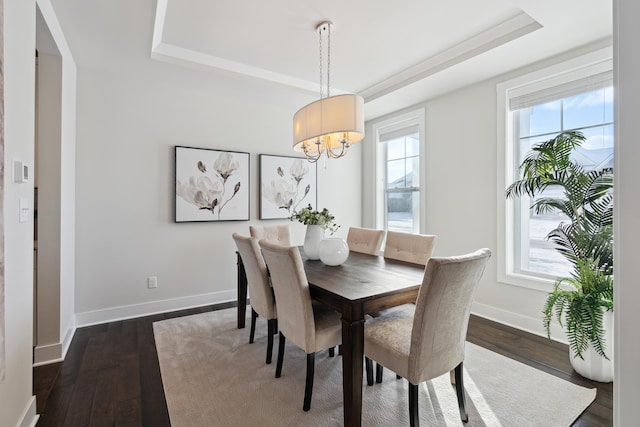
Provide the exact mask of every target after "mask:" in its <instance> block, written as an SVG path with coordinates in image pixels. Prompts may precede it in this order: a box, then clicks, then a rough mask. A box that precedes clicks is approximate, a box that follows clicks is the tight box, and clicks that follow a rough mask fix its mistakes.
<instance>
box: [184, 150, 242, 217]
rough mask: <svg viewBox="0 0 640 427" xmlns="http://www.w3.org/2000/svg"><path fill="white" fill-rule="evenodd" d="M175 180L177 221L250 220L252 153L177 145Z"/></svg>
mask: <svg viewBox="0 0 640 427" xmlns="http://www.w3.org/2000/svg"><path fill="white" fill-rule="evenodd" d="M175 184H176V185H175V189H176V197H175V222H198V221H248V220H249V153H244V152H237V151H222V150H212V149H208V148H193V147H183V146H176V147H175Z"/></svg>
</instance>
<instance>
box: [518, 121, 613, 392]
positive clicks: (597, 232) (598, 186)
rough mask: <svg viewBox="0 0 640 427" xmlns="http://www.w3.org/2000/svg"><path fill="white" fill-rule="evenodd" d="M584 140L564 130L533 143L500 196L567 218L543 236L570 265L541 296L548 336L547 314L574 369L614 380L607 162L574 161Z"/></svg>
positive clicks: (610, 185) (610, 194)
mask: <svg viewBox="0 0 640 427" xmlns="http://www.w3.org/2000/svg"><path fill="white" fill-rule="evenodd" d="M584 141H585V137H584V135H583V134H582V133H580V132H577V131H567V132H562V133H560V134H558V135H557V136H556V137H555V138H552V139H550V140H548V141H545V142H542V143H540V144H537V145H535V146H534V147H533V148H532V150H531V152H529V153H528V154H527V156H526V157H525V158H524V160H523V161H522V163H521V165H520V171H521V172H522V177H521V178H520V179H519V180H517V181H516V182H514V183H513V184H511V185H510V186H509V187H508V188H507V191H506V196H507V198H515V197H519V196H522V195H528V196H530V197H532V198H533V200H534V201H533V203H532V204H531V209H533V210H534V211H535V212H536V213H538V214H540V213H547V212H561V213H562V214H564V215H565V216H566V218H568V219H567V220H565V221H562V222H560V224H559V225H558V226H557V227H556V228H555V229H553V230H552V231H551V232H549V234H548V235H547V239H549V240H551V241H552V242H553V243H555V246H556V249H557V250H558V251H559V252H560V253H561V254H562V255H564V257H565V258H566V259H567V260H568V261H569V262H570V263H571V265H572V272H571V276H570V277H563V278H559V279H558V280H556V282H555V284H554V287H553V290H552V291H551V292H550V293H549V295H548V296H547V300H546V303H545V305H544V309H543V324H544V328H545V331H546V332H547V336H548V337H549V338H551V331H550V325H551V321H552V319H553V318H555V319H556V320H557V321H558V322H559V324H560V325H561V326H562V327H563V328H564V330H565V333H566V335H567V339H568V341H569V347H570V352H571V361H572V365H573V367H574V369H575V370H576V372H578V373H579V374H581V375H583V376H585V377H588V378H591V379H594V380H597V381H605V382H609V381H611V380H612V379H613V364H612V360H613V358H612V350H613V345H612V339H611V338H610V337H612V334H611V330H612V326H613V324H612V321H611V319H612V316H613V169H611V168H602V169H599V170H586V169H585V168H584V167H583V166H582V165H580V164H578V163H577V162H575V161H574V160H573V159H572V157H571V154H572V153H573V152H574V150H575V149H576V148H577V147H580V146H581V145H582V144H583V143H584ZM549 188H557V189H560V190H561V191H560V193H559V194H560V195H559V196H555V197H554V196H550V195H549V193H547V194H545V193H544V191H545V190H546V189H549ZM591 362H593V363H595V364H596V365H595V367H594V369H595V370H594V369H592V366H591V365H592V363H591ZM603 363H605V365H607V366H606V367H605V368H604V369H603V368H602V366H603Z"/></svg>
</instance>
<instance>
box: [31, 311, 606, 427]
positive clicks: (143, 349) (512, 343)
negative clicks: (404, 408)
mask: <svg viewBox="0 0 640 427" xmlns="http://www.w3.org/2000/svg"><path fill="white" fill-rule="evenodd" d="M233 306H235V304H234V303H228V304H221V305H216V306H207V307H200V308H195V309H190V310H182V311H177V312H171V313H164V314H158V315H154V316H147V317H142V318H137V319H131V320H123V321H118V322H112V323H108V324H103V325H97V326H89V327H85V328H80V329H78V330H77V331H76V334H75V336H74V338H73V341H72V342H71V346H70V347H69V351H68V353H67V357H66V359H65V360H64V362H61V363H55V364H51V365H46V366H40V367H36V368H34V371H33V389H34V394H35V395H36V402H37V411H38V413H39V414H40V419H39V421H38V424H37V426H38V427H49V426H69V427H76V426H152V427H163V426H170V422H169V413H168V411H167V404H166V401H165V397H164V390H163V388H162V378H161V376H160V366H159V364H158V355H157V353H156V347H155V340H154V337H153V328H152V324H153V322H155V321H158V320H163V319H169V318H173V317H180V316H188V315H191V314H197V313H202V312H205V311H211V310H218V309H223V308H229V307H233ZM248 334H249V332H248V330H247V337H248ZM467 339H468V340H469V341H470V342H472V343H474V344H477V345H480V346H482V347H485V348H488V349H489V350H492V351H495V352H497V353H500V354H502V355H504V356H507V357H509V358H512V359H514V360H517V361H519V362H522V363H524V364H526V365H529V366H532V367H534V368H536V369H540V370H542V371H544V372H547V373H549V374H551V375H555V376H557V377H560V378H562V379H565V380H567V381H570V382H572V383H575V384H578V385H581V386H585V387H596V388H597V389H598V393H597V396H596V400H595V401H594V402H593V403H592V404H591V406H589V408H587V410H586V411H585V412H584V413H583V414H582V415H581V416H580V418H579V419H578V420H577V421H576V422H575V423H574V426H575V427H587V426H589V427H605V426H612V425H613V410H612V408H613V385H612V384H602V383H597V382H592V381H589V380H587V379H585V378H583V377H581V376H579V375H578V374H576V373H575V372H574V371H573V369H572V368H571V365H570V363H569V359H568V349H567V346H566V345H563V344H560V343H555V342H549V341H548V340H547V339H545V338H543V337H539V336H536V335H532V334H529V333H526V332H523V331H520V330H518V329H514V328H510V327H508V326H505V325H502V324H500V323H496V322H492V321H490V320H487V319H483V318H481V317H477V316H471V319H470V321H469V330H468V334H467Z"/></svg>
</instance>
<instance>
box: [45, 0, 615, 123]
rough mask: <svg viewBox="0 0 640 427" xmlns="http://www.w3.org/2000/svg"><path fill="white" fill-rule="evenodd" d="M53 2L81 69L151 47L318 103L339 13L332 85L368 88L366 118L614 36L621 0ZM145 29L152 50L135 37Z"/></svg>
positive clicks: (163, 55) (157, 55) (158, 55)
mask: <svg viewBox="0 0 640 427" xmlns="http://www.w3.org/2000/svg"><path fill="white" fill-rule="evenodd" d="M52 4H53V5H54V8H55V10H56V13H57V14H58V17H59V20H60V21H61V24H62V28H63V30H64V31H65V36H66V37H67V39H68V40H67V41H68V43H69V45H70V47H71V49H72V53H73V55H74V58H75V60H76V63H77V64H78V66H79V67H90V68H101V67H107V68H108V67H113V66H114V64H118V65H119V66H123V64H124V61H126V59H127V58H131V57H133V56H134V55H140V54H142V55H143V57H144V58H145V59H148V58H149V57H151V58H153V59H154V60H160V61H166V62H170V63H173V64H177V65H180V66H186V67H191V68H197V69H200V70H206V71H208V72H210V73H211V75H213V76H217V77H219V78H221V79H224V78H230V77H236V78H237V77H241V78H243V79H248V80H251V81H252V83H254V84H262V83H264V84H269V85H274V84H275V85H277V86H278V87H279V88H280V89H279V90H281V91H282V92H283V93H284V92H287V91H293V92H296V93H303V94H305V96H307V97H308V98H309V101H312V100H314V99H316V98H317V97H318V91H319V75H318V73H319V60H318V56H319V45H318V34H317V32H316V26H317V25H318V24H319V23H320V22H322V21H325V20H330V21H332V22H333V23H334V26H333V28H332V31H331V84H332V94H337V93H340V92H352V93H358V94H360V95H362V96H363V97H364V98H365V102H366V104H365V114H366V118H367V119H371V118H374V117H378V116H380V115H383V114H386V113H388V112H391V111H395V110H398V109H400V108H403V107H406V106H409V105H412V104H415V103H417V102H420V101H422V100H424V99H427V98H432V97H435V96H438V95H439V94H442V93H445V92H448V91H451V90H454V89H456V88H459V87H462V86H466V85H468V84H471V83H474V82H477V81H481V80H484V79H486V78H489V77H492V76H495V75H498V74H502V73H504V72H507V71H509V70H512V69H515V68H518V67H521V66H524V65H526V64H529V63H532V62H535V61H538V60H540V59H543V58H546V57H549V56H553V55H556V54H559V53H562V52H565V51H568V50H571V49H575V48H577V47H579V46H583V45H586V44H589V43H592V42H596V41H600V40H603V39H609V38H610V37H611V34H612V4H611V0H446V1H444V0H439V1H436V0H402V1H399V2H391V1H388V0H368V1H366V2H365V1H357V0H351V1H344V0H322V1H310V0H305V1H300V0H271V1H257V0H233V1H230V0H226V1H223V0H217V1H213V0H157V1H156V2H154V1H153V0H146V1H142V0H140V1H135V2H131V1H129V0H111V1H109V0H100V1H95V2H83V1H81V0H52ZM141 38H142V39H144V48H143V49H144V50H146V53H145V52H141V51H140V49H138V50H132V49H130V48H129V47H128V44H131V42H132V41H133V40H141ZM139 45H140V46H142V42H140V43H139ZM325 54H326V51H325Z"/></svg>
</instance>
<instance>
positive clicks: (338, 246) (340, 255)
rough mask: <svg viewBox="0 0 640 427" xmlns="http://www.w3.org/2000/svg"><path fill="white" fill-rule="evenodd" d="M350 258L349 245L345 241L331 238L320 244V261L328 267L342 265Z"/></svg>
mask: <svg viewBox="0 0 640 427" xmlns="http://www.w3.org/2000/svg"><path fill="white" fill-rule="evenodd" d="M347 258H349V245H348V244H347V242H346V241H345V240H344V239H340V238H337V237H331V238H328V239H323V240H322V241H321V242H320V261H322V262H323V263H324V264H326V265H340V264H342V263H344V262H345V261H346V260H347Z"/></svg>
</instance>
